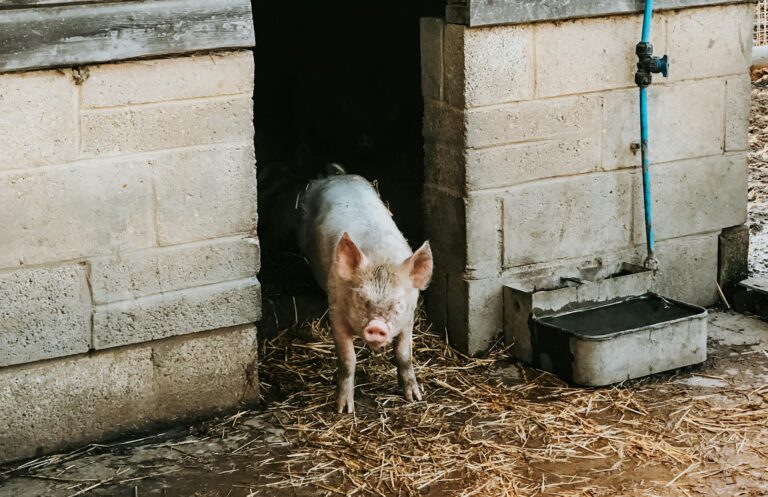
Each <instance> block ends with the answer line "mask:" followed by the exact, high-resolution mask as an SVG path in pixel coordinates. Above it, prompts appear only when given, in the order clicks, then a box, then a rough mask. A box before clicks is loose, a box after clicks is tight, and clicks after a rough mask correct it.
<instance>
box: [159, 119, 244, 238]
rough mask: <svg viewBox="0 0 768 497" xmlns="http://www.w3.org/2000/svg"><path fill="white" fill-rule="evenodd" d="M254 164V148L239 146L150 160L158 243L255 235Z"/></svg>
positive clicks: (189, 152) (213, 148)
mask: <svg viewBox="0 0 768 497" xmlns="http://www.w3.org/2000/svg"><path fill="white" fill-rule="evenodd" d="M198 124H199V123H198ZM248 126H249V127H250V126H251V124H250V122H249V123H248ZM251 132H252V128H251ZM238 133H240V132H238ZM255 161H256V159H255V157H254V150H253V146H252V145H250V144H247V145H246V144H242V143H241V144H236V145H227V146H217V147H211V148H208V147H205V148H198V149H195V150H184V151H180V152H171V153H164V154H162V155H161V156H158V157H157V159H153V160H152V161H151V164H152V169H153V171H154V178H155V192H156V195H157V230H158V234H157V236H158V242H159V244H160V245H174V244H179V243H185V242H191V241H197V240H204V239H209V238H216V237H221V236H227V235H232V234H235V233H246V234H255V231H256V222H257V216H258V215H257V208H256V168H255V167H254V164H255Z"/></svg>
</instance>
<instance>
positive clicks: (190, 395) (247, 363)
mask: <svg viewBox="0 0 768 497" xmlns="http://www.w3.org/2000/svg"><path fill="white" fill-rule="evenodd" d="M256 359H257V342H256V327H255V326H254V325H246V326H238V327H235V328H227V329H225V330H220V331H216V332H213V333H206V334H203V335H201V336H197V335H194V336H193V337H191V338H190V337H188V336H184V337H177V338H173V339H170V340H163V341H161V342H159V343H156V344H152V361H153V365H154V368H155V370H154V373H155V374H154V386H155V399H154V404H155V409H157V411H158V412H159V413H160V415H161V416H162V418H163V421H171V420H174V419H176V418H181V419H183V418H189V417H191V416H201V415H205V414H210V413H212V412H221V411H223V410H226V409H231V408H233V407H234V406H237V405H240V404H248V403H253V402H257V401H258V400H259V380H258V369H257V363H256Z"/></svg>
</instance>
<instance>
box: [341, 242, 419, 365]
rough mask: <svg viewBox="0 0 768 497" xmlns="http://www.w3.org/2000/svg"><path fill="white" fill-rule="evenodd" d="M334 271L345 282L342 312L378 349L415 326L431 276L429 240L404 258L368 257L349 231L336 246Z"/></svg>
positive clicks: (373, 348) (357, 331)
mask: <svg viewBox="0 0 768 497" xmlns="http://www.w3.org/2000/svg"><path fill="white" fill-rule="evenodd" d="M335 255H336V257H335V262H334V267H333V270H334V271H336V275H337V276H338V277H339V279H340V280H341V281H342V282H343V285H342V286H343V288H341V289H340V290H341V291H342V292H343V293H344V294H345V295H344V297H343V301H344V304H343V306H344V309H343V311H342V312H344V314H345V315H346V319H347V321H348V323H349V325H350V326H351V327H352V329H353V330H354V332H355V333H356V334H357V335H358V336H359V337H360V338H362V339H363V341H365V343H366V345H368V347H370V348H371V349H372V350H374V351H379V350H381V349H382V348H384V347H385V346H386V345H387V344H388V343H390V342H391V341H392V339H393V338H394V337H396V336H397V335H399V334H400V333H401V332H402V331H403V330H404V329H406V327H410V326H412V325H413V316H414V312H415V311H416V304H417V301H418V298H419V291H420V290H424V289H426V288H427V285H429V281H430V279H431V278H432V251H431V249H430V247H429V242H424V244H423V245H422V246H421V247H420V248H419V249H418V250H416V252H414V253H413V255H412V256H410V257H408V258H406V259H405V260H403V261H397V262H380V261H376V260H374V259H373V258H369V257H367V256H366V255H365V254H363V252H362V251H361V250H360V249H359V248H358V247H357V245H355V242H353V241H352V239H351V238H350V237H349V235H348V234H347V233H344V235H343V236H342V237H341V240H340V241H339V243H338V245H337V246H336V254H335Z"/></svg>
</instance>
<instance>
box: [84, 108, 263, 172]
mask: <svg viewBox="0 0 768 497" xmlns="http://www.w3.org/2000/svg"><path fill="white" fill-rule="evenodd" d="M80 121H81V129H82V144H81V150H82V154H83V155H84V156H88V157H95V156H110V155H124V154H132V153H137V152H148V151H152V150H162V149H168V148H180V147H188V146H191V145H204V144H209V143H223V142H230V143H231V142H240V141H250V140H252V139H253V101H252V100H251V98H250V97H242V96H240V97H228V98H217V99H211V100H199V101H191V102H185V101H181V102H170V103H159V104H153V105H147V106H140V107H135V108H120V109H112V110H92V111H86V112H83V113H81V119H80Z"/></svg>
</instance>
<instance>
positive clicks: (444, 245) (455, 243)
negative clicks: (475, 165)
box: [422, 185, 467, 273]
mask: <svg viewBox="0 0 768 497" xmlns="http://www.w3.org/2000/svg"><path fill="white" fill-rule="evenodd" d="M422 202H423V204H424V214H425V219H426V221H425V223H424V235H425V237H426V238H427V239H428V240H429V243H430V246H431V247H432V254H433V256H434V258H435V267H438V268H440V269H441V270H442V271H445V272H453V273H461V272H463V271H464V268H465V267H466V264H467V259H466V254H467V236H466V231H465V227H466V219H467V217H466V208H465V205H464V199H463V198H462V197H461V196H459V195H457V194H453V193H448V192H446V191H444V190H441V189H438V188H434V187H432V186H429V185H428V186H426V187H425V188H424V193H423V195H422Z"/></svg>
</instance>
